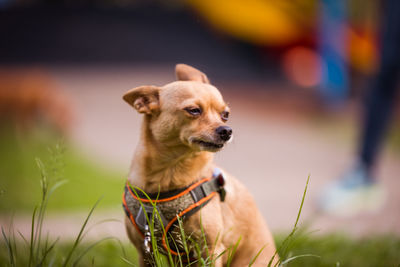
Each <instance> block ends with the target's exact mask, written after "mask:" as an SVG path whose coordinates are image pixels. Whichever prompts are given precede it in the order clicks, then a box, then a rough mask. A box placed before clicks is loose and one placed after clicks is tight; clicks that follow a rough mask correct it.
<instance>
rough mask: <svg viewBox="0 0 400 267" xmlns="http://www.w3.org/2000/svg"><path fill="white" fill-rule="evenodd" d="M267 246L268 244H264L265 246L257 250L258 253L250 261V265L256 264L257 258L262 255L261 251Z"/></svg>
mask: <svg viewBox="0 0 400 267" xmlns="http://www.w3.org/2000/svg"><path fill="white" fill-rule="evenodd" d="M266 246H267V245H264V246H263V247H262V248H261V249H260V250H259V251H258V252H257V254H256V255H255V256H254V257H253V259H252V260H251V261H250V263H249V267H251V266H252V265H253V264H254V262H255V261H256V260H257V258H258V257H259V256H260V254H261V252H262V251H263V250H264V249H265V247H266Z"/></svg>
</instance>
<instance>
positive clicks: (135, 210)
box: [122, 168, 226, 256]
mask: <svg viewBox="0 0 400 267" xmlns="http://www.w3.org/2000/svg"><path fill="white" fill-rule="evenodd" d="M224 185H225V178H224V175H223V173H222V171H221V170H220V169H218V168H215V169H214V171H213V175H212V177H211V178H203V179H201V180H199V181H197V182H195V183H193V184H191V185H189V186H187V187H184V188H180V189H176V190H172V191H166V192H160V193H149V194H147V193H145V192H144V191H142V190H141V189H139V188H137V187H136V188H135V187H132V186H131V185H130V184H129V182H126V185H125V191H124V194H123V198H122V203H123V208H124V210H125V213H126V216H128V218H129V220H130V221H131V223H132V224H133V226H134V227H135V228H136V230H137V231H138V232H139V234H140V235H141V236H142V237H143V238H144V249H145V251H146V252H150V244H151V240H150V232H149V229H150V226H149V222H154V225H152V227H153V232H154V237H155V238H156V240H157V247H158V249H159V251H161V252H162V253H164V254H168V252H170V253H171V254H172V255H175V256H177V255H178V254H179V255H184V254H185V252H183V251H184V249H183V246H182V244H180V242H176V240H179V238H178V239H177V238H176V237H178V236H180V234H181V233H180V229H179V227H177V226H178V225H179V221H178V217H179V218H180V219H182V220H184V219H186V218H188V217H189V216H191V215H193V214H195V213H196V212H197V211H199V210H200V209H201V208H202V207H204V206H205V205H206V204H207V203H209V202H210V200H211V199H212V198H213V197H215V196H216V195H217V193H218V194H219V196H220V200H221V201H224V199H225V194H226V192H225V189H224ZM154 213H155V214H154ZM174 248H176V249H174Z"/></svg>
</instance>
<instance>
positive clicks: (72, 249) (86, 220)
mask: <svg viewBox="0 0 400 267" xmlns="http://www.w3.org/2000/svg"><path fill="white" fill-rule="evenodd" d="M101 199H102V198H99V199H98V200H97V201H96V203H95V204H94V205H93V207H92V209H91V210H90V212H89V214H88V216H87V217H86V219H85V222H84V223H83V225H82V227H81V229H80V231H79V234H78V236H77V238H76V239H75V242H74V245H73V246H72V248H71V249H70V251H69V253H68V255H67V257H66V259H65V261H64V264H63V265H62V266H63V267H66V266H67V264H68V262H69V261H70V259H71V256H72V253H74V251H75V249H76V248H77V246H78V245H79V243H80V242H81V240H82V238H81V237H82V234H83V232H84V230H85V228H86V225H87V223H88V222H89V219H90V217H91V216H92V213H93V211H94V209H95V208H96V207H97V205H98V204H99V202H100V200H101Z"/></svg>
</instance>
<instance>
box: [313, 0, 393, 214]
mask: <svg viewBox="0 0 400 267" xmlns="http://www.w3.org/2000/svg"><path fill="white" fill-rule="evenodd" d="M384 4H385V6H384V12H383V14H382V25H381V26H382V27H381V29H382V31H381V34H382V42H381V44H382V45H381V49H380V66H379V70H378V72H377V74H376V76H375V77H374V81H373V83H372V87H371V90H370V92H369V94H368V96H367V98H366V101H365V112H364V120H363V127H362V133H361V142H360V148H359V154H358V155H359V156H358V159H357V162H356V164H355V166H353V168H351V169H350V170H349V171H348V172H346V173H345V174H344V175H343V176H342V177H341V178H340V179H339V180H338V181H335V182H333V183H332V184H330V185H329V186H328V187H327V188H326V189H325V190H324V191H323V192H322V195H321V198H320V200H319V206H320V208H321V209H322V210H323V211H325V212H329V213H333V214H338V215H353V214H355V213H358V212H361V211H374V210H377V209H379V208H380V207H381V206H382V204H383V200H384V192H383V188H382V187H380V185H379V183H378V181H377V180H376V179H375V178H374V176H373V169H374V167H375V165H376V160H377V156H378V155H379V150H380V147H381V145H382V143H383V139H384V136H385V133H386V130H387V128H388V125H389V122H390V118H391V115H392V111H393V108H394V104H395V103H394V102H395V97H396V93H397V90H396V89H397V86H396V85H397V81H398V79H397V76H398V72H399V66H400V16H399V14H400V1H398V0H387V1H385V3H384Z"/></svg>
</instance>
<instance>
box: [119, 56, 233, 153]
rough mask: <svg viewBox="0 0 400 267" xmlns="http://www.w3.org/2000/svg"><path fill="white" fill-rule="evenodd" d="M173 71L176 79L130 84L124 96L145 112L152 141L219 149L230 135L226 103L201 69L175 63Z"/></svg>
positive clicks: (200, 148)
mask: <svg viewBox="0 0 400 267" xmlns="http://www.w3.org/2000/svg"><path fill="white" fill-rule="evenodd" d="M175 72H176V76H177V79H178V81H176V82H173V83H170V84H167V85H165V86H163V87H157V86H140V87H137V88H133V89H131V90H129V91H128V92H126V93H125V95H124V96H123V98H124V100H125V101H126V102H128V103H129V104H130V105H131V106H132V107H134V108H135V109H136V110H137V111H138V112H139V113H144V114H145V116H147V121H148V124H147V127H148V128H149V129H148V130H149V131H150V133H151V136H152V138H154V140H155V141H157V142H161V143H163V144H165V145H169V146H177V145H178V146H179V145H185V146H187V147H188V148H190V149H193V150H198V151H201V150H205V151H210V152H215V151H218V150H220V149H221V148H222V147H223V146H224V145H225V143H227V142H228V141H230V140H231V139H232V129H231V128H230V127H229V126H227V125H226V122H227V121H228V118H229V107H228V106H227V104H226V103H225V102H224V100H223V98H222V96H221V94H220V92H219V91H218V89H217V88H215V87H214V86H212V85H211V84H210V82H209V80H208V78H207V76H206V75H205V74H204V73H202V72H201V71H199V70H197V69H195V68H193V67H190V66H188V65H185V64H178V65H177V66H176V68H175ZM146 130H147V129H146Z"/></svg>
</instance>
